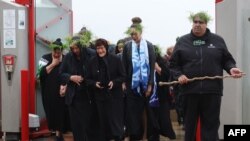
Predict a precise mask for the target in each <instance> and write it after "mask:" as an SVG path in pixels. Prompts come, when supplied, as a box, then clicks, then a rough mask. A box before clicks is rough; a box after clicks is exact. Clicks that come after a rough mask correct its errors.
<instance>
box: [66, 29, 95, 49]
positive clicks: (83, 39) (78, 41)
mask: <svg viewBox="0 0 250 141" xmlns="http://www.w3.org/2000/svg"><path fill="white" fill-rule="evenodd" d="M91 39H92V33H91V32H90V31H88V30H87V31H85V32H81V33H79V34H77V35H75V36H73V37H67V38H66V41H67V45H68V46H72V45H79V46H81V47H89V46H90V44H91Z"/></svg>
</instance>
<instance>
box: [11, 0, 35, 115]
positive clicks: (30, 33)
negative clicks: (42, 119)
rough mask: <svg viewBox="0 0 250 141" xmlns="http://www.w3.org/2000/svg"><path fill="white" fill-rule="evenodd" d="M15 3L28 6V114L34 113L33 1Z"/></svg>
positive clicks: (20, 0) (19, 0) (26, 0)
mask: <svg viewBox="0 0 250 141" xmlns="http://www.w3.org/2000/svg"><path fill="white" fill-rule="evenodd" d="M15 2H16V3H19V4H22V5H26V6H28V15H29V16H28V17H29V19H28V20H29V22H28V23H29V26H28V28H29V29H28V39H29V41H28V42H29V49H28V50H29V58H28V59H29V72H30V74H29V80H30V81H29V82H30V86H29V88H30V89H29V90H30V91H29V92H30V102H29V103H30V113H33V114H34V113H35V111H36V110H35V83H36V80H35V25H34V23H35V16H34V15H35V14H34V13H35V10H34V0H15Z"/></svg>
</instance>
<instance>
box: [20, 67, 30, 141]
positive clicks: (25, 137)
mask: <svg viewBox="0 0 250 141" xmlns="http://www.w3.org/2000/svg"><path fill="white" fill-rule="evenodd" d="M28 77H29V76H28V71H27V70H21V125H22V126H21V139H22V141H29V112H28V109H29V106H28V104H29V103H28V100H29V96H28Z"/></svg>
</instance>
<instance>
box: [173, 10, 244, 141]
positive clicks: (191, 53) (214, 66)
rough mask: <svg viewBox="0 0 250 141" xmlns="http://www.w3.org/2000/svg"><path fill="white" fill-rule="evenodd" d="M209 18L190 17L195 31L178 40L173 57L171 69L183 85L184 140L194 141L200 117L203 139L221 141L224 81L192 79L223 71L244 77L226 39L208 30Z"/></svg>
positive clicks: (201, 14)
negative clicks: (219, 136)
mask: <svg viewBox="0 0 250 141" xmlns="http://www.w3.org/2000/svg"><path fill="white" fill-rule="evenodd" d="M210 19H211V18H210V16H209V15H208V14H207V13H206V12H198V13H195V14H191V15H190V20H191V22H192V23H193V26H192V30H191V32H190V33H189V34H186V35H184V36H182V37H180V38H179V40H178V41H177V43H176V45H175V48H174V51H173V54H172V56H171V58H170V68H171V69H172V71H173V73H174V78H175V79H176V80H178V82H179V83H180V86H179V92H180V94H181V95H183V97H185V106H184V107H185V113H184V117H185V141H194V140H195V134H196V127H197V122H198V118H199V117H200V122H201V140H202V141H218V129H219V125H220V119H219V117H220V106H221V97H222V95H223V80H222V79H213V80H208V79H204V80H197V81H192V82H189V79H191V78H194V77H203V76H210V77H213V76H222V75H223V70H226V71H227V73H229V74H230V75H231V76H232V77H234V78H240V77H242V72H241V70H240V69H239V68H237V67H236V62H235V60H234V58H233V57H232V55H231V53H230V52H229V51H228V49H227V46H226V43H225V41H224V39H223V38H222V37H220V36H219V35H216V34H214V33H211V32H210V30H209V29H208V28H207V24H208V23H209V21H210Z"/></svg>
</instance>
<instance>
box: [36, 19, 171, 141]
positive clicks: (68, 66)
mask: <svg viewBox="0 0 250 141" xmlns="http://www.w3.org/2000/svg"><path fill="white" fill-rule="evenodd" d="M132 22H133V24H132V25H131V26H130V27H129V28H128V31H127V33H128V34H129V35H130V37H127V38H124V39H121V40H119V41H118V42H117V44H116V46H115V48H113V49H111V48H110V45H109V43H108V41H107V40H105V39H102V38H100V39H97V40H95V41H94V43H91V44H89V45H88V46H87V45H86V44H83V38H84V37H83V36H84V32H82V31H81V32H79V34H77V35H75V36H73V37H72V38H71V40H70V43H69V47H70V51H69V52H68V53H67V54H66V55H63V54H62V52H63V49H64V45H63V44H62V43H61V41H60V39H57V40H56V41H55V42H53V43H52V44H51V48H52V53H50V54H46V55H44V56H43V57H42V58H41V59H40V61H39V65H40V68H41V70H40V72H39V74H40V80H41V86H42V89H41V90H42V97H43V99H42V100H43V105H44V109H45V113H46V118H47V121H48V125H49V129H50V130H54V131H58V132H56V136H57V140H63V138H62V133H63V132H64V131H67V130H69V129H70V130H72V133H73V136H74V140H75V141H109V140H115V141H121V140H124V139H125V138H127V139H129V140H131V141H133V140H143V139H148V140H151V141H157V140H159V136H160V134H161V135H163V136H166V137H169V138H170V139H175V138H176V136H175V133H174V131H173V128H172V124H171V120H170V112H169V110H170V106H169V99H170V98H169V94H168V93H169V90H168V87H159V86H158V82H159V81H168V80H169V77H170V71H169V69H168V63H167V62H166V61H167V60H166V59H164V58H163V57H162V56H161V53H160V49H159V47H156V46H154V45H153V44H152V43H150V42H148V41H147V40H145V39H143V38H142V36H141V34H142V26H141V19H140V18H139V17H135V18H133V19H132ZM85 32H87V30H86V29H85ZM51 95H53V98H52V97H51ZM46 96H47V97H46ZM63 101H65V103H66V105H67V107H68V108H67V109H65V104H64V103H63ZM51 107H53V108H54V109H51ZM50 115H53V116H50ZM66 115H69V119H70V120H69V122H66V120H67V118H63V117H67V116H66ZM51 123H59V124H61V125H60V126H57V125H56V126H55V125H53V124H51ZM65 123H70V128H69V126H68V125H65Z"/></svg>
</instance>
